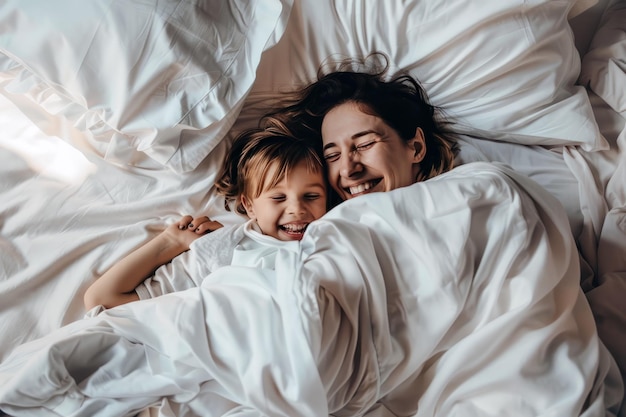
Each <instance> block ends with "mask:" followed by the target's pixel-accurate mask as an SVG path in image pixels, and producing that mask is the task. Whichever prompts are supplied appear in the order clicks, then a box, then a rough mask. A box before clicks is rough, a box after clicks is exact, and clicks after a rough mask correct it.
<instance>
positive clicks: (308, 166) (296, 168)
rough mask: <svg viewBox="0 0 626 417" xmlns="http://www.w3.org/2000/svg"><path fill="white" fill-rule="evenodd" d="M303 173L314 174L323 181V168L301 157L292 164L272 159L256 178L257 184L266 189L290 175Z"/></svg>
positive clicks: (285, 179) (287, 178)
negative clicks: (263, 173)
mask: <svg viewBox="0 0 626 417" xmlns="http://www.w3.org/2000/svg"><path fill="white" fill-rule="evenodd" d="M303 171H304V172H303ZM303 174H304V175H310V176H316V177H318V178H319V180H320V182H323V181H324V168H323V167H322V166H321V165H319V164H316V163H314V162H312V161H309V160H307V159H304V158H303V159H301V160H300V161H298V162H296V163H294V164H281V163H280V161H272V162H271V163H270V164H269V165H268V166H267V170H266V171H265V175H264V177H258V178H257V184H258V185H260V186H261V187H262V189H267V188H270V187H273V186H276V185H278V184H279V183H280V182H283V181H287V180H289V178H290V177H291V176H292V175H297V176H301V175H303Z"/></svg>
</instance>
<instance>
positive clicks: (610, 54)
mask: <svg viewBox="0 0 626 417" xmlns="http://www.w3.org/2000/svg"><path fill="white" fill-rule="evenodd" d="M580 82H581V84H584V85H588V86H589V87H590V88H591V89H592V90H593V91H594V92H595V93H596V94H597V95H599V96H600V97H602V99H604V101H606V102H607V103H608V104H609V105H610V106H611V107H612V108H613V110H615V111H616V112H618V113H621V115H622V116H623V117H624V118H626V2H625V1H616V0H613V1H611V2H610V3H609V4H608V5H607V8H606V9H605V11H604V15H603V17H602V20H601V21H600V26H599V28H598V30H597V32H596V34H595V36H594V37H593V39H592V41H591V45H590V47H589V51H588V52H587V53H586V54H585V56H584V57H583V64H582V71H581V74H580Z"/></svg>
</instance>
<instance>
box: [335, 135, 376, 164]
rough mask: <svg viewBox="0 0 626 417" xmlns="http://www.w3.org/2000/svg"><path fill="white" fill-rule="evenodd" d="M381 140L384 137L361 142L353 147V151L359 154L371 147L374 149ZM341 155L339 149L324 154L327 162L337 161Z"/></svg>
mask: <svg viewBox="0 0 626 417" xmlns="http://www.w3.org/2000/svg"><path fill="white" fill-rule="evenodd" d="M381 141H382V139H371V140H368V141H366V142H362V143H359V144H357V145H354V146H353V147H352V150H351V153H352V154H357V153H360V152H364V151H367V150H369V149H372V147H373V146H374V145H376V144H377V143H378V142H381ZM340 157H341V152H339V151H330V152H327V153H326V154H324V159H325V160H326V161H327V162H337V161H338V160H339V158H340Z"/></svg>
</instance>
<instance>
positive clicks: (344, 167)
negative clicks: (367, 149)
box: [339, 152, 363, 178]
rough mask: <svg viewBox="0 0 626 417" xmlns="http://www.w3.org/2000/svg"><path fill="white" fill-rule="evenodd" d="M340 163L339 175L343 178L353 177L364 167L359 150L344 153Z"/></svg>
mask: <svg viewBox="0 0 626 417" xmlns="http://www.w3.org/2000/svg"><path fill="white" fill-rule="evenodd" d="M339 164H340V165H339V175H341V176H342V177H343V178H349V177H352V176H353V175H354V174H356V173H358V172H361V170H362V169H363V167H362V166H361V163H360V160H359V155H358V153H357V152H344V153H342V154H341V158H340V160H339Z"/></svg>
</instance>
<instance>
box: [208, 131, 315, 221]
mask: <svg viewBox="0 0 626 417" xmlns="http://www.w3.org/2000/svg"><path fill="white" fill-rule="evenodd" d="M302 162H304V163H305V164H306V166H307V169H308V170H309V171H311V172H316V173H317V172H319V173H322V174H323V173H324V165H323V162H322V158H321V156H320V154H319V152H318V151H317V150H316V149H315V148H313V146H312V145H311V143H310V142H307V141H304V140H300V139H297V138H295V137H294V136H291V135H290V134H289V133H288V132H287V131H284V130H282V129H279V128H277V127H269V128H266V129H261V128H257V129H250V130H246V131H244V132H242V133H241V134H240V135H239V136H237V138H235V140H234V142H233V145H232V147H231V148H230V150H229V151H228V153H227V154H226V157H225V159H224V163H223V164H222V170H221V172H220V174H219V175H218V177H217V180H216V182H215V185H216V187H217V192H218V194H220V195H223V196H224V198H225V199H226V201H225V208H226V210H229V211H230V210H231V209H232V206H233V205H234V208H235V211H236V212H237V213H239V214H243V215H247V213H246V209H245V208H244V206H243V204H242V203H241V197H242V196H245V197H246V198H247V199H253V198H256V197H258V196H259V195H260V194H261V193H262V192H263V191H264V190H266V189H268V188H272V187H274V186H276V184H278V183H279V182H280V181H282V180H283V179H284V178H285V176H286V175H288V174H289V173H290V172H291V171H292V170H293V169H294V168H295V167H296V166H297V165H299V164H300V163H302ZM274 167H275V169H274V172H273V175H272V178H267V175H268V172H269V171H270V169H272V168H274Z"/></svg>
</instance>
